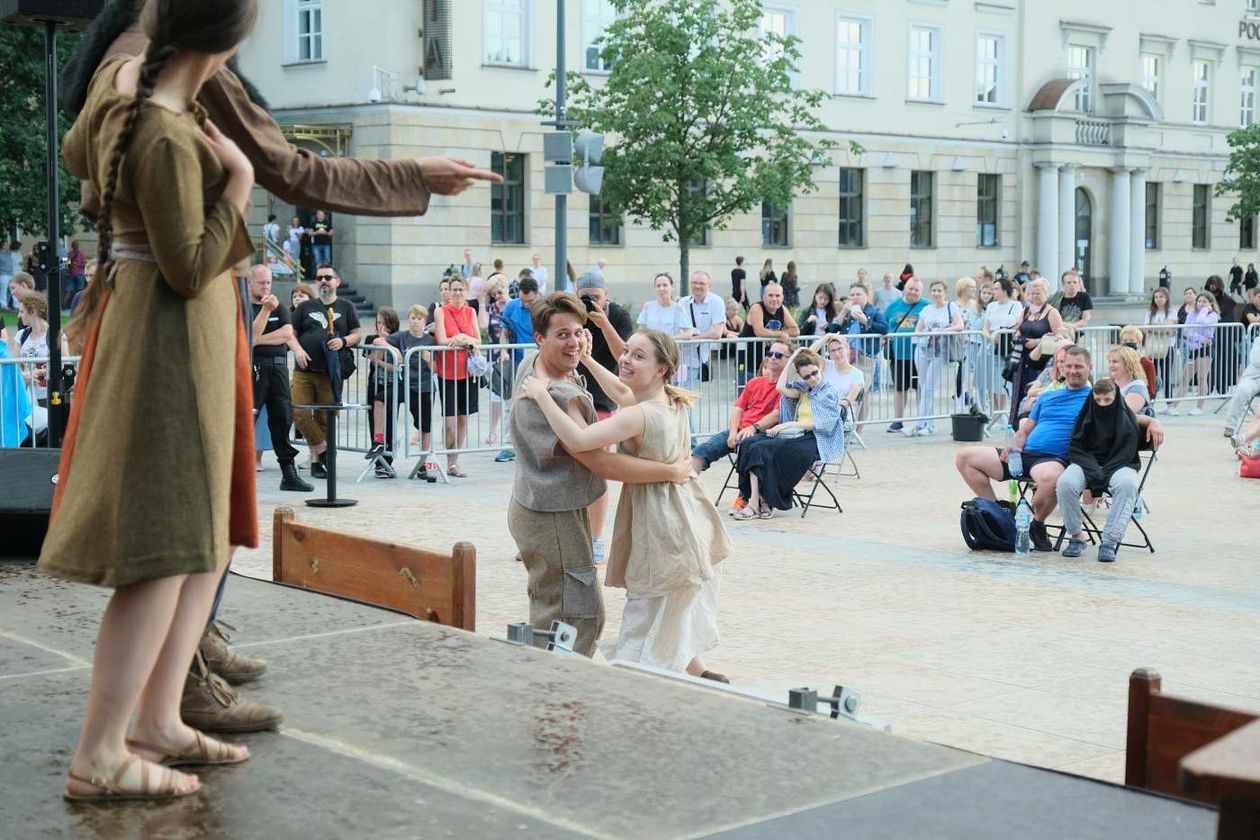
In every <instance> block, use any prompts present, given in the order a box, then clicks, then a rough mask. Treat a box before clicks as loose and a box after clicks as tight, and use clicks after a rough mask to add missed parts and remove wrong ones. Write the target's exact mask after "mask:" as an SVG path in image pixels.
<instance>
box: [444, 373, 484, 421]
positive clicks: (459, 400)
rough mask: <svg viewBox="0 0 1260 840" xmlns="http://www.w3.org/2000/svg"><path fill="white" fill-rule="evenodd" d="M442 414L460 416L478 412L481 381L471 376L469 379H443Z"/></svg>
mask: <svg viewBox="0 0 1260 840" xmlns="http://www.w3.org/2000/svg"><path fill="white" fill-rule="evenodd" d="M438 382H439V383H441V385H442V416H443V417H459V416H460V415H464V414H476V413H477V398H478V396H479V393H480V390H481V383H480V382H479V381H478V380H476V379H474V378H472V377H469V378H467V379H442V378H441V377H438Z"/></svg>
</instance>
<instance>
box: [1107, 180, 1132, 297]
mask: <svg viewBox="0 0 1260 840" xmlns="http://www.w3.org/2000/svg"><path fill="white" fill-rule="evenodd" d="M1129 192H1130V190H1129V168H1128V167H1127V166H1116V167H1113V168H1112V170H1111V226H1110V228H1109V231H1110V237H1109V239H1110V242H1109V243H1108V248H1109V250H1110V251H1111V253H1110V255H1109V260H1108V263H1107V264H1108V267H1109V268H1110V272H1109V273H1110V275H1111V276H1110V278H1109V280H1108V284H1109V285H1108V287H1107V291H1108V292H1109V293H1110V294H1113V295H1124V294H1127V293H1128V291H1129V254H1130V245H1129V238H1130V236H1131V235H1132V233H1133V229H1132V226H1131V225H1130V224H1129Z"/></svg>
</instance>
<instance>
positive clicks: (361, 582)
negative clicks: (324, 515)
mask: <svg viewBox="0 0 1260 840" xmlns="http://www.w3.org/2000/svg"><path fill="white" fill-rule="evenodd" d="M273 528H274V534H273V537H272V544H271V574H272V578H273V579H274V580H276V581H279V582H281V583H287V584H291V585H293V586H300V587H302V588H303V589H311V590H315V591H317V592H324V593H327V594H329V595H340V596H343V597H346V598H352V599H354V600H356V601H363V602H365V603H368V604H374V605H377V606H382V607H389V608H390V609H394V610H398V611H399V612H403V613H406V614H407V615H412V616H415V617H416V618H420V619H424V620H426V621H434V622H437V623H438V624H445V625H448V626H450V627H459V628H461V629H463V630H470V631H471V630H475V629H476V601H477V551H476V549H475V548H473V546H472V544H471V543H467V542H458V543H456V544H455V546H454V548H453V549H451V553H450V554H449V555H447V554H437V553H435V552H432V551H425V550H424V549H422V548H414V547H412V546H406V545H399V544H398V543H392V542H386V541H384V540H377V539H372V538H371V537H361V536H356V535H353V534H345V533H342V532H340V531H332V530H329V529H327V528H319V527H316V526H314V525H304V524H302V523H301V522H298V521H297V520H296V518H295V516H294V512H293V508H291V507H279V508H276V513H275V517H274V519H273Z"/></svg>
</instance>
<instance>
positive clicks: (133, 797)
mask: <svg viewBox="0 0 1260 840" xmlns="http://www.w3.org/2000/svg"><path fill="white" fill-rule="evenodd" d="M137 761H140V762H142V763H141V764H140V788H139V790H123V789H122V788H120V787H118V783H119V782H121V781H122V778H123V776H124V775H126V773H127V769H128V768H129V767H131V765H132V764H134V763H135V762H137ZM150 766H154V767H159V768H160V769H161V770H164V771H165V772H164V773H162V774H161V775H160V776H159V777H158V781H159V783H158V784H156V785H150V784H149V767H150ZM66 777H67V778H70V779H73V780H74V781H76V782H81V783H82V784H85V785H91V786H92V787H95V788H100V789H101V790H102V791H104V793H96V794H76V793H71V792H70V791H68V790H67V791H65V792H63V793H62V794H61V795H62V798H64V799H65V800H66V801H67V802H130V801H138V800H153V801H157V800H163V799H178V798H180V797H181V796H189V795H191V794H194V793H196V792H197V791H199V790H200V789H201V788H200V787H195V788H193V789H192V790H176V789H175V786H174V784H173V782H174V780H175V771H174V770H172V769H170V768H169V767H162V766H161V765H155V764H153V763H152V762H149V761H143V760H142V759H141V758H140V756H138V755H129V756H127V757H126V758H125V759H123V762H122V764H120V765H118V769H117V770H115V771H114V775H112V776H110V777H109V778H108V779H102V778H101V777H100V776H92V777H91V778H88V779H85V778H83V777H82V776H78V775H75V774H74V773H71V772H67V773H66Z"/></svg>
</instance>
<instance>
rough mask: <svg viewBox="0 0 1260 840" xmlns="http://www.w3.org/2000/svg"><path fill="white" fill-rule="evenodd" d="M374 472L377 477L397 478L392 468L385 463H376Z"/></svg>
mask: <svg viewBox="0 0 1260 840" xmlns="http://www.w3.org/2000/svg"><path fill="white" fill-rule="evenodd" d="M375 473H376V477H377V478H398V473H396V472H394V468H393V467H391V466H388V465H386V464H377V465H376V470H375Z"/></svg>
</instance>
